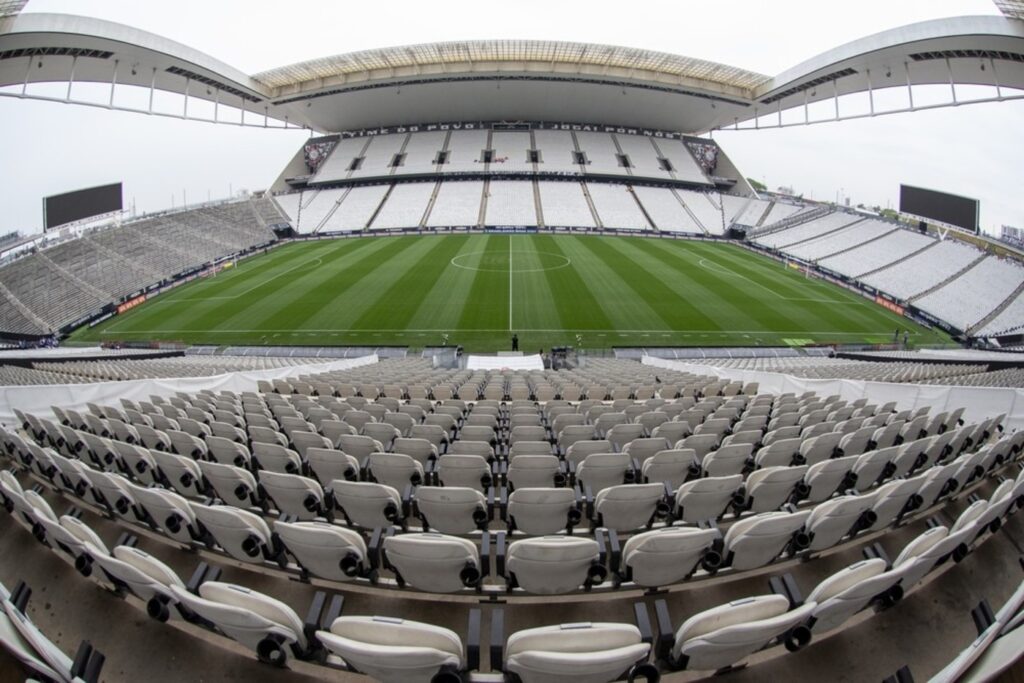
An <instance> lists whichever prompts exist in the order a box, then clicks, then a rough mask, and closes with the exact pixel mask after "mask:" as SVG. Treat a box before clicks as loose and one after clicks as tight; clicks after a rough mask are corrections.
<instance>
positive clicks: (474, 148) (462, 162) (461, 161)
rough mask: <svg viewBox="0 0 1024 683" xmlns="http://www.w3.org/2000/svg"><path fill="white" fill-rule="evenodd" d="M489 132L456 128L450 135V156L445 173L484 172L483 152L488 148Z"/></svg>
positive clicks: (445, 165) (443, 167)
mask: <svg viewBox="0 0 1024 683" xmlns="http://www.w3.org/2000/svg"><path fill="white" fill-rule="evenodd" d="M487 138H488V132H487V131H483V130H454V131H452V132H451V135H450V136H449V137H448V149H447V151H448V158H447V160H446V162H445V164H444V165H443V166H442V167H441V169H442V172H443V173H483V172H484V170H485V169H484V164H483V153H484V150H485V149H487Z"/></svg>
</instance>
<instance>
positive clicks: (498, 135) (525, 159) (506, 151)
mask: <svg viewBox="0 0 1024 683" xmlns="http://www.w3.org/2000/svg"><path fill="white" fill-rule="evenodd" d="M491 147H492V148H493V150H494V157H493V159H492V160H491V164H490V167H489V168H490V170H491V171H492V172H497V173H530V172H532V171H533V164H532V163H531V162H530V160H529V152H530V150H531V149H533V143H532V142H531V139H530V133H524V132H499V131H495V132H493V133H491Z"/></svg>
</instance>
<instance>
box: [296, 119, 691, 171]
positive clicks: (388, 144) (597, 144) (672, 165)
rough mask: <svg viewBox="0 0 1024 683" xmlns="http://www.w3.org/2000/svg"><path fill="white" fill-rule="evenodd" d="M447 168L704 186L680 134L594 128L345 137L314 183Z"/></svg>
mask: <svg viewBox="0 0 1024 683" xmlns="http://www.w3.org/2000/svg"><path fill="white" fill-rule="evenodd" d="M701 142H702V143H705V144H707V141H703V140H702V141H701ZM449 173H493V174H502V175H507V174H516V173H522V174H533V173H560V174H564V173H572V174H577V175H606V176H623V177H640V178H648V179H658V180H681V181H685V182H690V183H700V184H703V185H710V183H709V181H708V178H707V176H705V174H704V172H703V171H702V170H701V168H700V165H699V164H698V163H697V162H696V161H695V160H694V158H693V155H692V154H691V152H690V151H689V149H688V148H687V145H686V143H685V141H683V140H673V139H668V138H654V137H649V136H644V135H631V134H626V133H603V132H594V131H580V132H572V131H560V130H536V131H497V130H495V131H491V130H483V129H470V130H464V129H460V130H451V131H424V132H412V133H392V134H385V135H374V136H368V137H363V138H358V137H357V138H345V139H342V140H340V141H338V143H337V144H336V145H335V147H334V149H333V150H332V152H331V154H330V156H329V157H328V158H327V159H326V160H325V161H324V162H323V163H322V165H321V166H320V167H319V168H318V169H317V172H316V175H315V177H314V178H313V179H312V182H313V183H330V182H337V181H339V180H349V179H357V178H371V177H400V176H410V175H428V174H429V175H436V174H449Z"/></svg>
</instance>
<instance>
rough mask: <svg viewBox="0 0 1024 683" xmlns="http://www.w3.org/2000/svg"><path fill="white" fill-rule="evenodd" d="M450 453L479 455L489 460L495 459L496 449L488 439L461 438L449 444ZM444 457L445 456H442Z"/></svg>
mask: <svg viewBox="0 0 1024 683" xmlns="http://www.w3.org/2000/svg"><path fill="white" fill-rule="evenodd" d="M448 454H450V455H477V456H480V457H482V458H484V459H485V460H487V461H488V462H490V461H492V460H494V449H493V448H492V447H491V444H489V443H487V442H486V441H465V440H462V439H459V440H458V441H453V442H451V443H450V444H448ZM442 457H443V456H442Z"/></svg>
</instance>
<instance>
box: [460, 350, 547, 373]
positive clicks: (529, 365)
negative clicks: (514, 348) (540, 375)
mask: <svg viewBox="0 0 1024 683" xmlns="http://www.w3.org/2000/svg"><path fill="white" fill-rule="evenodd" d="M466 369H467V370H543V369H544V359H542V358H541V357H540V354H534V355H532V356H469V357H468V358H467V359H466Z"/></svg>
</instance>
